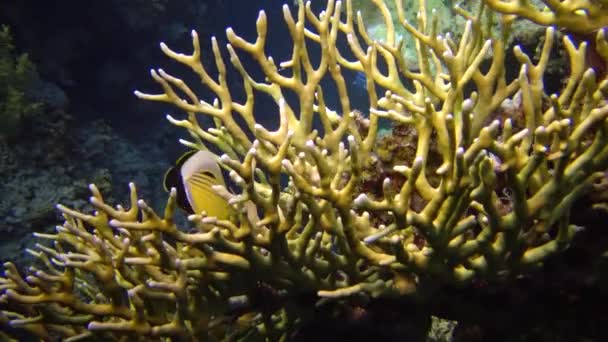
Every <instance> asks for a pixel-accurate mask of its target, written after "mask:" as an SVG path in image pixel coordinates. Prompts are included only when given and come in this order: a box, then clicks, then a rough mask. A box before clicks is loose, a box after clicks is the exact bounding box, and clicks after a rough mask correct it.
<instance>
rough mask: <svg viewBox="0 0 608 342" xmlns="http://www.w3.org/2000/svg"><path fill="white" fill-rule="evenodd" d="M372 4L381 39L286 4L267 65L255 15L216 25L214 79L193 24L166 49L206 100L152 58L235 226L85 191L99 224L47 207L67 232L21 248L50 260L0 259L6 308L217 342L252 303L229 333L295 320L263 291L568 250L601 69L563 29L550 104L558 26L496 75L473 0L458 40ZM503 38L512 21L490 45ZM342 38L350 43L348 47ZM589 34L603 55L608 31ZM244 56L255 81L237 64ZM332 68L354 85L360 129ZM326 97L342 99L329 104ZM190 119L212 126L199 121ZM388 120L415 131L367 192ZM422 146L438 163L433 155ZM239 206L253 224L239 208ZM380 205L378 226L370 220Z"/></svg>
mask: <svg viewBox="0 0 608 342" xmlns="http://www.w3.org/2000/svg"><path fill="white" fill-rule="evenodd" d="M373 3H374V4H375V5H376V6H377V8H378V10H379V11H380V12H381V13H383V15H384V18H385V21H386V25H387V28H388V30H387V37H386V39H385V40H384V41H383V42H382V43H380V42H375V41H372V40H370V39H369V37H368V36H367V35H366V33H365V32H366V31H365V26H364V23H363V21H362V20H360V18H357V17H356V16H355V14H354V10H353V8H352V6H351V2H350V0H347V1H345V2H341V1H334V0H329V1H328V2H327V6H326V8H325V10H324V11H322V12H321V13H320V14H318V15H317V14H315V13H313V11H312V10H311V8H310V5H309V4H306V5H304V4H303V3H302V1H300V2H299V6H298V9H297V11H296V12H295V13H293V12H291V11H290V9H289V8H288V7H287V6H284V8H283V15H284V19H285V22H286V24H287V28H288V30H289V33H290V35H291V37H292V43H293V48H292V52H291V56H290V58H289V59H288V60H287V61H284V62H280V63H278V62H275V60H274V59H273V58H272V57H271V56H269V55H267V49H266V45H267V43H268V41H267V34H268V22H267V21H268V20H267V18H266V15H265V13H264V12H260V14H259V16H258V20H257V23H256V25H257V26H256V28H257V38H256V40H255V41H253V42H250V41H247V40H245V39H243V38H241V37H239V36H238V35H237V34H236V33H234V32H233V31H232V29H230V28H229V29H227V37H228V41H229V44H228V45H227V51H228V55H229V63H226V62H227V61H226V60H224V58H223V57H222V56H223V55H222V52H221V50H220V46H219V44H218V42H217V40H216V39H215V38H214V39H212V44H211V47H212V51H211V53H212V55H213V57H214V61H215V69H216V70H217V75H212V73H211V71H210V70H211V69H210V68H208V67H207V66H205V65H203V64H202V62H201V55H202V51H201V47H200V43H199V39H198V36H197V34H196V32H193V33H192V43H193V47H194V52H193V53H192V54H189V55H188V54H182V53H178V52H175V51H173V50H171V49H170V48H169V47H167V46H166V45H165V44H161V49H162V50H163V52H164V53H165V54H166V55H167V56H168V57H170V58H171V59H173V60H175V61H177V62H180V63H182V64H184V65H185V66H187V67H189V68H190V69H191V70H192V71H193V72H194V73H195V74H196V75H197V76H198V77H199V78H200V81H201V82H202V84H203V85H204V86H206V87H207V88H208V89H209V90H210V91H212V92H213V93H214V95H215V96H214V98H213V99H203V98H201V97H199V95H197V94H196V93H195V92H194V91H193V89H192V88H191V87H190V86H188V84H187V83H186V82H184V81H182V80H181V79H180V78H178V77H176V76H173V75H170V74H169V73H167V72H165V71H164V70H160V69H159V70H152V72H151V75H152V77H153V78H154V79H155V80H156V81H157V82H158V83H159V85H160V86H161V87H162V90H163V92H162V93H161V94H144V93H141V92H136V95H137V96H139V97H140V98H143V99H145V100H153V101H161V102H167V103H171V104H173V105H175V106H176V107H177V108H179V109H181V110H182V111H184V112H186V113H187V117H186V118H185V119H176V118H174V117H171V116H168V119H169V121H171V122H172V123H173V124H175V125H177V126H180V127H183V128H186V129H187V131H188V132H189V133H190V135H191V137H192V138H193V141H191V142H186V141H184V144H186V145H187V146H190V147H192V148H195V149H206V148H207V147H208V146H213V148H214V149H216V150H220V151H222V153H223V155H222V156H221V158H220V159H219V160H220V162H221V164H222V165H223V167H225V168H226V169H228V170H229V173H230V177H231V178H232V180H233V181H234V183H236V185H238V187H239V191H238V192H237V193H234V194H229V193H227V192H226V191H223V192H224V194H225V195H226V196H229V197H230V201H229V203H230V205H231V206H232V207H233V208H235V211H236V212H237V215H235V216H236V217H234V218H233V219H231V220H218V219H217V218H214V217H207V216H206V215H205V214H204V213H196V214H195V215H191V216H190V217H189V219H190V221H191V223H192V226H193V229H192V230H191V231H189V232H184V231H182V230H180V229H178V227H176V225H175V223H174V222H173V219H172V218H173V212H174V210H175V191H172V193H171V196H170V197H169V200H168V204H167V207H166V209H165V214H164V216H163V217H160V216H158V215H157V214H156V213H154V211H152V209H150V208H149V207H148V206H147V205H146V204H145V202H143V201H141V200H140V201H138V200H137V196H136V194H135V188H134V186H131V206H130V208H129V209H128V210H127V209H124V208H122V207H118V208H117V209H114V208H112V207H111V206H109V205H107V204H105V203H104V202H103V200H102V198H101V194H99V193H98V191H96V189H95V188H94V187H93V188H92V190H93V198H92V200H91V203H92V204H93V205H94V206H95V207H96V208H97V212H96V214H95V215H85V214H82V213H79V212H77V211H74V210H70V209H67V208H64V207H60V210H61V211H62V212H63V213H64V216H65V218H66V222H65V223H64V225H63V226H60V227H58V229H57V234H55V235H43V236H40V237H42V238H46V239H50V240H52V241H53V242H54V245H53V248H51V247H44V246H39V250H38V251H32V253H33V254H34V255H36V256H37V257H38V258H40V259H41V260H42V261H43V265H44V267H43V268H40V269H39V268H35V269H32V270H31V271H30V272H29V273H28V275H27V276H25V277H23V276H21V275H20V273H19V272H18V271H17V269H16V268H15V267H14V266H13V265H12V264H10V263H9V264H7V265H5V268H6V272H5V278H3V279H2V281H1V283H0V284H1V285H0V288H1V289H2V295H1V297H0V299H1V300H2V302H4V303H5V304H7V305H8V309H3V317H2V319H3V320H4V321H8V322H9V323H10V325H11V326H13V327H21V328H25V329H27V330H29V331H30V332H31V333H33V334H36V335H38V336H41V337H43V338H46V337H47V336H50V335H60V336H65V337H68V336H77V337H85V336H88V335H90V334H100V335H101V336H107V337H114V338H117V337H125V336H126V337H125V338H129V337H134V336H136V335H137V336H145V337H144V339H150V338H159V339H160V338H164V337H172V338H174V337H175V338H178V337H185V336H186V337H193V336H194V337H200V338H203V337H204V338H223V337H226V336H227V334H230V333H231V332H229V331H227V330H222V329H221V328H218V325H220V326H221V324H220V323H217V322H218V320H219V321H221V318H222V315H223V314H226V313H229V312H230V310H231V309H233V308H234V307H235V306H236V307H254V308H253V309H252V310H253V311H254V312H256V314H255V315H252V316H247V317H248V318H247V319H244V318H243V319H241V320H239V322H240V323H239V324H242V326H241V328H242V329H236V332H235V330H232V333H233V334H243V335H246V334H254V333H256V334H261V335H263V336H267V337H269V338H270V339H273V338H278V337H280V336H283V337H284V336H286V335H284V333H285V331H289V330H290V329H293V328H294V327H295V326H297V325H298V324H300V323H301V317H302V316H301V311H302V310H304V309H302V308H301V307H294V306H293V305H291V304H289V303H293V302H294V301H290V300H286V301H282V302H280V303H281V304H280V305H277V306H274V307H271V308H268V306H267V305H266V306H263V307H264V309H259V308H258V309H257V310H256V309H255V305H256V298H258V297H259V296H258V294H257V291H258V290H259V289H264V290H263V291H265V292H270V293H271V297H273V298H284V297H290V298H295V297H297V296H299V295H302V294H306V293H315V294H316V295H318V296H320V297H329V298H334V297H344V296H349V295H352V294H356V293H365V294H368V295H370V296H372V297H378V296H403V295H406V294H409V293H411V292H413V291H416V287H417V286H423V285H424V284H422V283H421V281H422V278H424V279H431V280H433V281H444V282H450V283H457V284H463V283H467V282H470V281H472V280H473V279H475V278H486V277H487V278H491V277H495V276H497V275H499V274H505V273H511V274H519V273H521V272H523V271H524V270H525V269H526V268H529V267H534V266H537V265H539V264H540V263H542V261H543V260H545V259H546V258H547V257H548V256H549V255H551V254H553V253H555V252H557V251H560V250H562V249H564V248H566V247H567V246H568V243H569V242H570V241H571V239H572V236H573V235H574V234H575V233H576V231H577V229H578V227H575V226H573V225H571V224H569V222H568V219H569V210H570V208H571V206H572V204H573V202H574V201H575V200H577V199H578V198H580V197H581V196H582V195H583V194H584V193H585V192H586V191H587V190H588V189H589V188H590V187H591V186H592V185H593V183H594V182H595V181H596V180H598V179H599V178H600V177H602V172H601V171H602V170H605V168H606V164H607V162H608V144H607V141H608V140H607V139H608V138H607V136H606V134H608V132H607V129H608V126H607V122H606V117H607V116H608V103H606V100H605V98H606V93H607V92H608V80H606V79H603V80H599V79H596V74H595V72H594V71H593V70H592V69H586V66H585V49H586V44H581V45H580V46H575V44H574V43H572V41H571V40H570V39H569V38H567V37H565V38H564V41H563V43H564V46H565V49H566V53H567V55H568V58H569V62H570V69H571V72H570V76H569V78H568V82H567V84H566V85H565V86H564V88H563V89H562V91H561V92H560V93H559V94H553V95H548V94H545V92H544V86H543V73H544V71H545V68H546V66H547V62H548V60H549V52H550V50H551V48H552V46H553V43H554V39H555V38H554V36H555V34H554V29H553V28H549V29H547V31H546V36H545V40H544V43H543V48H542V52H541V54H540V57H539V59H538V61H536V62H534V61H533V60H532V59H531V58H530V57H529V56H528V55H527V54H526V53H525V52H523V51H522V50H521V49H520V48H519V47H516V48H515V56H516V57H517V60H518V61H519V63H520V65H521V68H520V72H519V75H518V77H517V78H516V79H514V80H507V78H506V76H505V64H506V63H505V58H506V57H505V56H506V48H505V46H504V43H503V42H504V41H506V40H504V39H502V38H504V37H501V38H499V39H494V38H493V37H492V36H491V34H490V33H488V32H487V31H486V30H485V28H486V26H485V25H483V21H484V12H485V11H487V8H485V7H484V6H482V7H481V8H480V9H479V11H478V12H477V13H475V14H471V13H467V12H465V11H463V10H461V9H459V10H458V11H459V13H460V14H461V15H462V16H464V17H465V18H466V19H467V23H466V27H465V30H464V33H463V35H462V37H461V38H460V39H459V40H454V39H455V38H454V37H452V36H450V35H446V36H441V35H437V34H436V28H437V20H438V19H439V18H437V17H436V16H433V17H430V18H428V17H427V16H426V14H425V13H427V12H426V9H425V2H424V1H421V2H420V14H419V15H418V22H417V23H410V22H408V21H407V20H405V15H404V9H403V6H402V3H401V1H396V4H397V9H398V17H399V22H393V21H392V19H391V15H390V13H388V10H387V6H386V4H385V3H384V2H383V1H382V0H374V1H373ZM343 6H344V7H345V8H343ZM357 19H359V20H357ZM395 25H403V27H404V28H405V29H406V30H407V31H408V32H409V33H410V34H411V35H412V36H413V37H414V38H415V41H416V49H417V54H418V58H417V61H415V63H412V62H406V61H405V60H404V57H403V55H402V54H401V48H402V46H401V42H400V41H397V40H396V39H395V31H394V26H395ZM508 32H509V21H508V20H507V19H505V20H504V21H503V36H506V35H507V34H508ZM340 39H345V41H346V42H347V43H348V44H347V46H348V48H347V49H345V50H344V51H342V50H340V49H339V48H338V46H340V44H339V40H340ZM598 41H599V42H601V44H604V45H603V46H606V41H605V38H603V36H600V35H598ZM311 44H316V45H318V47H319V50H320V51H321V52H322V53H321V54H320V55H319V56H312V52H311V51H313V49H311V48H310V46H311ZM601 44H600V45H601ZM490 51H491V53H490ZM245 55H246V56H247V57H248V59H252V60H253V61H255V62H256V64H257V67H259V69H260V70H261V71H262V72H263V74H264V79H263V80H258V79H255V78H254V77H253V76H252V74H253V73H251V71H248V69H247V68H248V67H247V66H246V64H245V63H243V62H242V61H243V60H244V59H243V56H245ZM484 61H487V64H488V66H487V67H485V68H482V67H481V64H482V62H484ZM414 64H417V68H416V69H415V70H412V69H408V67H407V66H411V65H414ZM230 66H232V67H233V68H234V69H235V70H236V71H237V72H238V74H239V75H240V76H241V80H242V89H243V90H244V93H245V96H244V97H243V98H242V99H239V97H237V96H235V95H234V94H233V92H232V91H231V85H230V84H229V83H228V80H227V75H228V71H227V70H228V68H229V67H230ZM345 69H347V70H352V71H355V72H360V73H363V74H364V75H365V76H366V82H367V95H368V100H369V104H370V107H369V110H368V111H367V112H368V114H369V119H367V120H364V121H365V122H364V124H365V129H362V128H361V118H359V117H357V115H356V112H357V108H353V106H352V105H351V95H350V94H349V85H348V84H347V81H346V78H345V71H344V70H345ZM328 88H329V89H331V91H332V92H334V93H336V94H337V96H338V99H339V101H338V103H339V106H338V108H330V107H329V106H328V103H330V101H328V100H329V97H328V95H327V94H329V93H330V91H329V89H328ZM287 94H290V96H287ZM261 96H269V97H270V98H271V99H273V100H274V103H275V104H276V110H275V113H276V114H275V115H276V119H277V121H278V122H279V127H278V128H277V129H276V130H269V129H268V128H266V127H263V126H262V125H260V124H258V123H257V122H256V116H255V110H254V109H255V108H256V107H255V104H256V100H257V99H259V98H260V97H261ZM498 114H504V115H498ZM202 115H206V116H210V117H212V118H213V119H214V120H213V122H214V124H215V127H203V126H201V124H200V122H202V121H200V120H199V119H200V117H201V116H202ZM265 115H266V114H265ZM382 118H384V119H386V120H390V121H392V122H395V123H400V124H404V125H408V126H410V127H411V128H412V130H413V131H415V132H416V135H417V142H416V152H415V157H414V158H413V160H411V162H408V163H407V164H404V165H397V166H395V171H396V172H398V173H400V174H402V175H403V176H404V178H405V182H404V183H403V185H399V186H397V185H395V184H393V182H392V181H391V179H389V178H387V179H385V180H384V182H383V188H382V192H381V196H375V195H373V194H368V193H361V192H360V190H359V189H360V187H359V184H360V182H361V179H362V170H363V169H364V168H365V167H366V166H367V165H368V164H369V163H370V162H372V161H373V160H374V158H375V156H374V147H375V144H376V141H377V136H378V126H379V121H380V120H381V119H382ZM315 122H319V123H320V125H319V127H316V126H315V124H314V123H315ZM433 141H435V142H436V145H437V152H438V154H439V156H440V159H441V160H440V161H439V162H437V161H434V162H432V161H431V160H429V159H430V153H429V148H430V146H431V143H432V142H433ZM433 165H439V166H433ZM285 178H288V182H284V181H283V179H285ZM217 190H218V191H220V190H222V189H217ZM251 205H254V206H255V207H256V208H257V215H251V214H250V211H249V210H247V208H248V206H251ZM380 215H382V216H383V217H384V218H385V219H384V222H383V223H382V224H378V225H376V224H375V223H374V222H377V221H376V220H374V218H375V217H378V216H380ZM421 276H424V277H421ZM256 289H257V290H256ZM104 334H105V335H104ZM73 339H75V338H73Z"/></svg>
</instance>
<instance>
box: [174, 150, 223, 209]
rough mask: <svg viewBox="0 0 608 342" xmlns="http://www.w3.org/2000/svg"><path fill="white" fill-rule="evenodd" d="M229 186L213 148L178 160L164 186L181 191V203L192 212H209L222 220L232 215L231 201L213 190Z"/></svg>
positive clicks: (179, 192)
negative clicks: (214, 187)
mask: <svg viewBox="0 0 608 342" xmlns="http://www.w3.org/2000/svg"><path fill="white" fill-rule="evenodd" d="M214 185H221V186H223V187H226V183H225V181H224V176H223V175H222V170H221V169H220V166H219V164H218V163H217V156H216V155H215V154H213V153H211V152H209V151H189V152H186V153H184V154H183V155H182V156H181V157H180V158H178V159H177V161H176V163H175V166H173V167H171V168H169V170H167V172H166V173H165V179H164V187H165V190H166V191H169V190H170V189H171V188H175V189H176V190H177V204H178V205H179V206H180V207H181V208H182V209H183V210H184V211H186V212H188V213H190V214H200V213H201V212H203V211H204V212H205V213H206V214H207V216H213V217H216V218H218V219H219V220H226V219H229V218H230V215H231V214H232V209H231V208H230V206H229V205H228V201H227V200H226V199H225V198H224V197H222V196H220V195H219V194H218V193H217V192H216V191H214V190H213V188H212V187H213V186H214Z"/></svg>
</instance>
